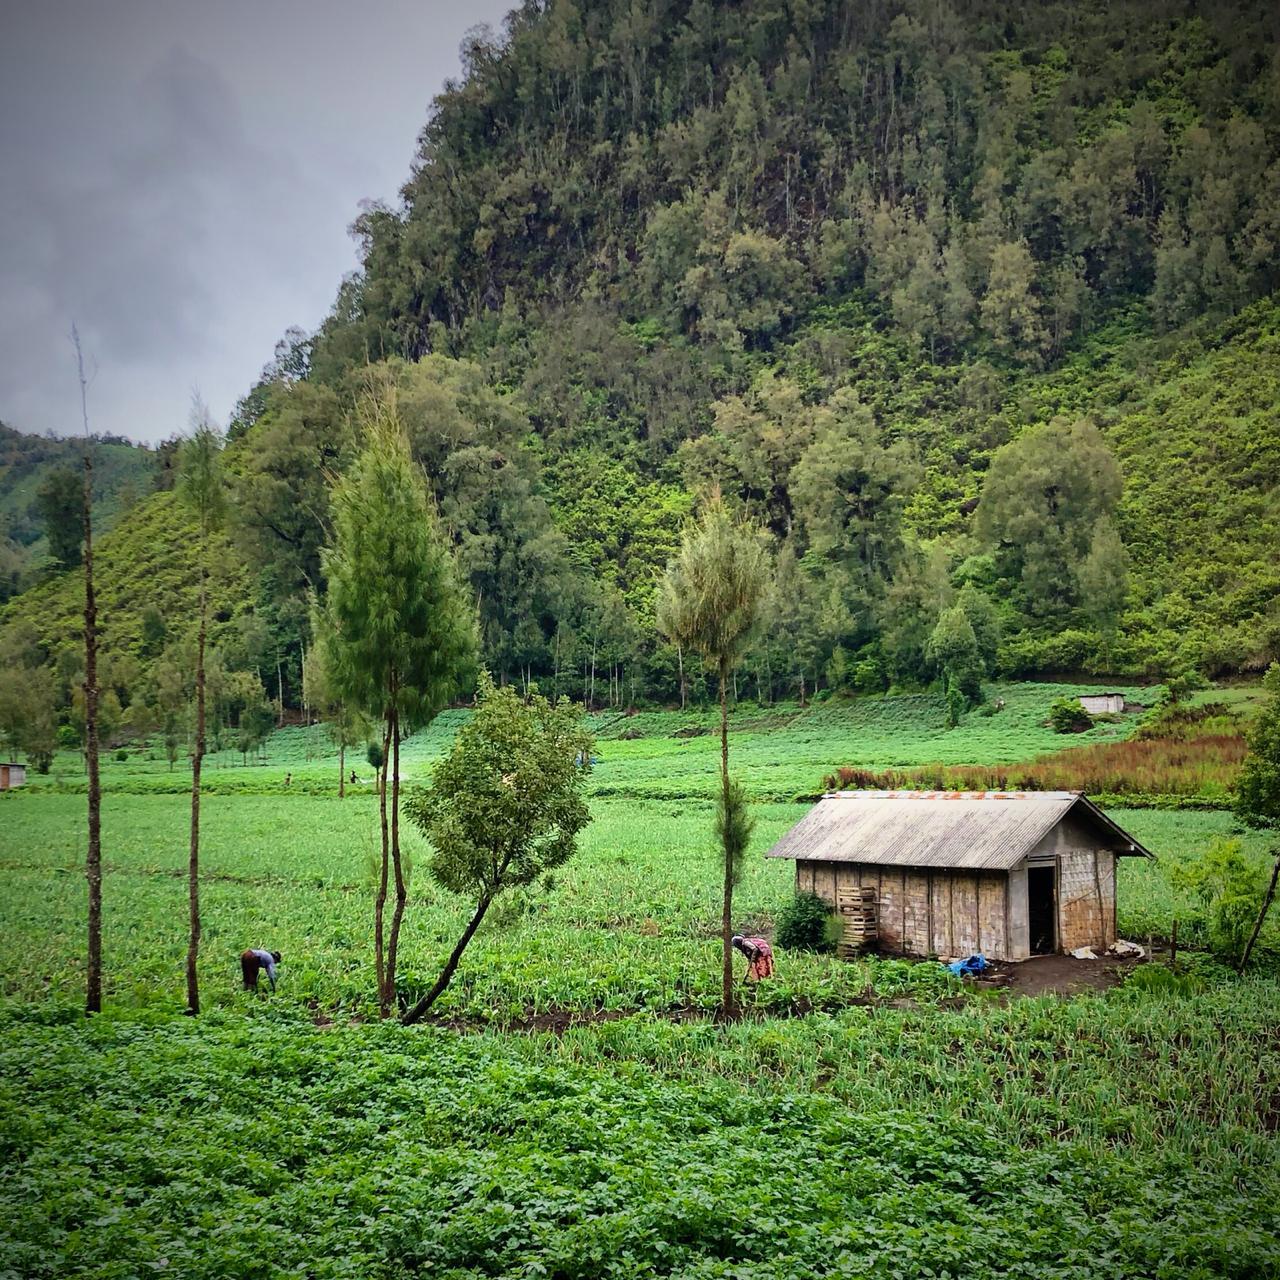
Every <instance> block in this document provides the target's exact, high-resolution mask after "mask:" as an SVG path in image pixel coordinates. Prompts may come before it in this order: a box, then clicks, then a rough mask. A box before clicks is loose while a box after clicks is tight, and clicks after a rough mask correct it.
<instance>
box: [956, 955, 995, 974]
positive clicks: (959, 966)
mask: <svg viewBox="0 0 1280 1280" xmlns="http://www.w3.org/2000/svg"><path fill="white" fill-rule="evenodd" d="M947 968H948V969H950V970H951V972H952V973H954V974H955V975H956V977H957V978H976V977H977V976H978V974H980V973H986V971H987V970H988V969H990V968H991V966H990V965H989V964H988V963H987V957H986V956H984V955H976V956H970V957H969V958H968V959H967V960H956V961H953V962H952V963H951V964H949V965H947Z"/></svg>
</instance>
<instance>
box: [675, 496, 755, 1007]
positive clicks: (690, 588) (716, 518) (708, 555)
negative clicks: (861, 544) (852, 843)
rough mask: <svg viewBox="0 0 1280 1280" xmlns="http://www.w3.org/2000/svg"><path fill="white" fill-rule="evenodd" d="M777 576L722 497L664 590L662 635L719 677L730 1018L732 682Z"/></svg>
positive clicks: (734, 873) (735, 856)
mask: <svg viewBox="0 0 1280 1280" xmlns="http://www.w3.org/2000/svg"><path fill="white" fill-rule="evenodd" d="M769 577H770V562H769V553H768V552H767V551H766V550H765V547H764V545H763V542H762V540H761V535H760V533H759V531H758V530H757V529H754V528H752V527H751V526H749V525H743V524H738V523H736V522H735V521H734V520H733V519H732V518H731V517H730V515H729V512H728V511H727V510H726V509H725V506H724V503H723V502H722V501H721V499H720V496H719V494H716V495H714V496H713V497H712V499H711V500H710V501H709V502H708V503H707V506H706V509H705V511H704V512H703V515H702V519H701V520H700V521H699V523H698V524H697V526H696V527H695V528H694V529H692V530H691V531H690V532H689V533H687V534H686V535H685V538H684V541H683V543H682V545H681V547H680V552H679V554H678V555H677V556H676V557H675V559H673V560H672V561H671V562H670V563H669V564H668V565H667V571H666V574H665V576H664V577H663V579H662V582H661V584H660V585H659V588H658V602H657V623H658V630H659V631H660V632H661V633H662V634H663V635H664V636H665V637H666V638H667V639H668V640H669V641H671V643H672V644H676V645H679V646H680V648H681V649H682V650H685V649H687V650H690V651H692V652H694V653H698V654H701V655H702V659H703V661H704V662H705V663H706V664H707V666H708V667H711V668H713V669H714V670H715V672H716V674H717V675H718V677H719V692H720V801H719V811H718V817H717V823H716V826H717V834H718V835H720V836H721V853H722V858H723V867H724V896H723V901H722V907H721V920H720V926H721V935H722V944H723V946H722V951H723V969H722V985H723V993H722V994H723V1008H724V1016H725V1017H726V1018H732V1017H733V1016H734V1013H735V1011H736V1006H735V1001H734V992H733V942H732V939H733V886H734V882H735V881H736V880H737V877H738V874H739V867H738V860H739V857H740V855H741V854H742V852H743V851H744V850H745V848H746V841H745V839H744V840H742V841H741V844H740V845H739V844H738V843H736V841H737V835H738V832H739V825H738V822H737V820H736V819H735V818H734V809H735V806H736V805H737V804H738V803H740V800H739V801H735V800H734V798H733V796H732V794H731V791H732V784H731V782H730V780H729V713H728V703H727V693H728V685H729V677H730V675H731V674H732V672H733V670H734V669H735V668H736V667H737V665H738V664H739V663H740V662H741V661H742V658H743V655H744V654H745V653H746V651H747V649H748V648H749V647H750V644H751V639H752V637H753V635H754V634H755V631H756V628H757V626H758V625H759V622H760V618H761V615H762V613H763V612H764V602H765V598H766V595H767V593H768V585H769Z"/></svg>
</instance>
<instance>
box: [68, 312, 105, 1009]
mask: <svg viewBox="0 0 1280 1280" xmlns="http://www.w3.org/2000/svg"><path fill="white" fill-rule="evenodd" d="M73 333H74V330H73ZM76 359H77V361H78V362H80V396H81V403H82V405H83V402H84V395H85V380H84V364H83V361H81V358H80V339H79V336H77V337H76ZM88 430H89V424H88V417H87V414H86V421H85V434H86V435H87V434H88ZM92 507H93V461H92V459H91V458H90V457H89V449H88V445H87V443H86V446H85V454H84V752H85V766H86V768H87V769H88V771H89V842H88V846H87V848H86V850H85V866H84V871H85V878H86V879H87V880H88V882H89V948H88V950H89V954H88V963H87V966H86V977H87V981H86V984H85V1002H84V1008H85V1012H86V1013H99V1012H101V1010H102V787H101V784H100V781H99V778H98V604H97V599H96V597H95V596H94V592H93V525H92V518H93V511H92Z"/></svg>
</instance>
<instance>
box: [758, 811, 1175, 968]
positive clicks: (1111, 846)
mask: <svg viewBox="0 0 1280 1280" xmlns="http://www.w3.org/2000/svg"><path fill="white" fill-rule="evenodd" d="M766 856H768V857H771V858H791V859H793V860H794V861H795V864H796V890H797V891H798V892H811V893H816V894H817V895H818V896H819V897H821V898H825V899H826V900H827V901H828V902H829V903H831V905H832V907H833V909H840V910H842V911H843V912H845V913H846V914H848V915H849V916H850V920H851V922H853V924H854V926H855V927H856V928H857V929H859V930H861V931H862V932H863V933H864V934H866V933H871V934H874V936H875V939H876V941H877V942H878V945H879V947H880V948H881V949H882V950H885V951H897V952H903V953H906V954H911V955H937V956H943V957H950V956H963V955H969V954H971V953H973V952H979V951H980V952H982V953H983V954H984V955H986V956H987V957H988V958H989V959H992V960H1026V959H1028V958H1029V957H1030V956H1033V955H1040V954H1045V953H1049V952H1055V951H1061V952H1066V951H1073V950H1075V949H1076V948H1077V947H1085V946H1091V947H1095V948H1105V947H1107V946H1110V944H1111V943H1113V942H1114V941H1115V940H1116V859H1117V858H1124V857H1144V858H1149V857H1151V856H1152V855H1151V854H1150V853H1149V852H1148V851H1147V850H1146V849H1144V848H1143V847H1142V845H1141V844H1139V843H1138V841H1136V840H1135V839H1134V838H1133V837H1132V836H1130V835H1128V834H1127V833H1126V832H1125V831H1123V830H1122V829H1121V828H1120V827H1118V826H1117V825H1116V824H1115V823H1114V822H1112V820H1111V819H1110V818H1108V817H1107V815H1106V814H1105V813H1103V812H1102V810H1101V809H1099V808H1098V806H1097V805H1095V804H1093V803H1092V802H1091V801H1090V800H1088V799H1087V798H1086V797H1085V796H1084V795H1082V794H1080V793H1079V792H1076V791H1028V792H997V791H967V792H956V791H946V792H942V791H837V792H833V793H831V794H829V795H827V796H824V797H823V798H822V799H821V800H820V801H819V802H818V803H817V804H816V805H815V806H814V807H813V809H812V810H810V812H809V813H808V814H807V815H806V816H805V817H804V818H802V819H801V820H800V822H798V823H797V824H796V825H795V826H794V827H792V829H791V830H790V831H789V832H788V833H787V834H786V835H785V836H783V838H782V839H781V840H779V841H778V843H777V844H776V845H774V846H773V848H772V849H770V850H769V852H768V854H767V855H766Z"/></svg>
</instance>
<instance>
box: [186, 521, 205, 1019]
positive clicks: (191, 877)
mask: <svg viewBox="0 0 1280 1280" xmlns="http://www.w3.org/2000/svg"><path fill="white" fill-rule="evenodd" d="M201 543H202V545H201V552H200V631H199V635H198V638H197V640H196V749H195V752H194V753H193V754H192V757H191V856H190V859H189V860H188V862H187V906H188V912H189V915H190V925H191V932H190V937H189V938H188V940H187V1012H188V1013H189V1014H191V1015H192V1016H193V1017H194V1016H195V1015H196V1014H198V1013H199V1012H200V986H199V979H198V978H197V977H196V961H197V960H198V959H199V956H200V767H201V765H203V764H204V642H205V625H206V624H205V604H206V592H207V577H208V574H207V572H206V564H207V555H206V553H205V549H204V546H203V539H201Z"/></svg>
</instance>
